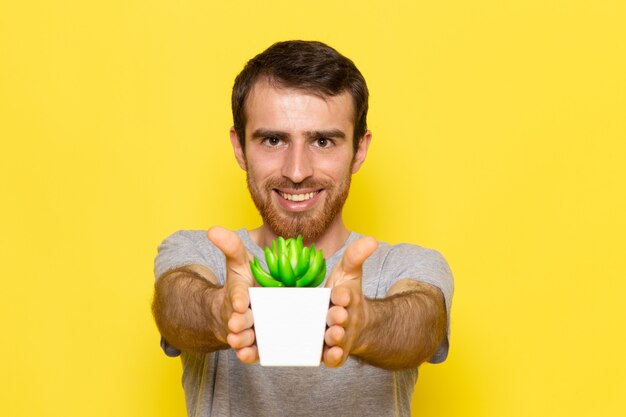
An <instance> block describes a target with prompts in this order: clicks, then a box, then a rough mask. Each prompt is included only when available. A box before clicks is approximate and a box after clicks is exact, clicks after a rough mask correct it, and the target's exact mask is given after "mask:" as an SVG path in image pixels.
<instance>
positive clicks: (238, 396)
mask: <svg viewBox="0 0 626 417" xmlns="http://www.w3.org/2000/svg"><path fill="white" fill-rule="evenodd" d="M232 99H233V101H232V107H233V117H234V127H233V128H231V131H230V139H231V142H232V145H233V149H234V152H235V157H236V159H237V162H238V163H239V165H240V166H241V168H242V169H244V170H245V171H246V173H247V182H248V188H249V191H250V194H251V195H252V199H253V200H254V203H255V205H256V206H257V208H258V210H259V212H260V213H261V216H262V218H263V224H262V225H261V226H260V227H259V228H257V229H253V230H246V229H241V230H238V231H236V232H232V231H229V230H226V229H223V228H218V227H214V228H212V229H210V230H209V231H208V233H207V232H205V231H180V232H177V233H174V234H173V235H171V236H170V237H168V238H167V239H165V241H164V242H163V243H162V244H161V246H160V247H159V253H158V255H157V258H156V260H155V275H156V278H157V281H156V287H155V297H154V304H153V311H154V316H155V320H156V323H157V326H158V328H159V330H160V332H161V335H162V346H163V348H164V350H165V352H166V353H167V354H168V355H170V356H176V355H179V354H181V353H182V361H183V369H184V372H183V386H184V389H185V395H186V399H187V409H188V413H189V415H190V416H211V415H212V416H229V415H232V416H251V415H257V416H331V415H332V416H359V417H363V416H375V417H381V416H398V415H401V416H409V415H410V403H411V396H412V392H413V387H414V384H415V382H416V379H417V367H418V366H419V365H420V364H421V363H422V362H424V361H427V360H428V361H430V362H433V363H437V362H441V361H443V360H444V359H445V358H446V355H447V351H448V338H447V328H448V315H449V311H450V303H451V298H452V292H453V283H452V276H451V273H450V270H449V268H448V266H447V263H446V261H445V260H444V259H443V258H442V257H441V255H439V253H437V252H436V251H433V250H428V249H424V248H421V247H419V246H415V245H408V244H401V245H395V246H393V245H388V244H384V243H381V244H379V243H378V242H377V241H376V240H375V239H374V238H372V237H362V236H360V235H359V234H357V233H355V232H350V231H348V230H347V228H346V227H345V225H344V223H343V218H342V208H343V204H344V202H345V200H346V198H347V196H348V191H349V188H350V178H351V175H352V174H354V173H355V172H357V171H358V170H359V168H360V167H361V165H362V164H363V162H364V160H365V157H366V154H367V149H368V146H369V143H370V140H371V138H372V135H371V132H369V131H368V130H367V126H366V118H367V106H368V104H367V102H368V90H367V86H366V84H365V80H364V79H363V77H362V75H361V73H360V72H359V71H358V69H357V68H356V67H355V66H354V64H353V63H352V61H350V60H349V59H347V58H346V57H344V56H342V55H340V54H339V53H338V52H337V51H335V50H334V49H332V48H330V47H328V46H326V45H324V44H322V43H319V42H302V41H290V42H281V43H277V44H275V45H273V46H271V47H270V48H269V49H267V50H266V51H264V52H263V53H261V54H259V55H257V56H256V57H255V58H253V59H252V60H251V61H249V62H248V64H247V65H246V66H245V68H244V69H243V71H242V72H241V73H240V74H239V76H238V77H237V79H236V80H235V86H234V88H233V97H232ZM298 234H301V235H303V238H304V242H305V244H306V245H310V244H312V243H315V246H316V247H317V248H321V249H323V250H324V254H325V256H326V257H327V266H328V271H329V273H328V276H327V277H326V282H325V285H326V286H327V287H329V288H331V289H332V290H331V307H330V308H329V311H328V315H327V324H328V328H327V330H326V333H325V339H324V350H323V355H322V359H323V365H321V366H320V367H319V368H264V367H261V366H259V365H258V363H256V362H257V361H258V351H257V348H256V345H255V335H254V327H253V326H254V321H253V317H252V312H251V310H250V302H249V298H248V288H249V287H250V286H253V285H255V282H254V280H253V278H252V276H251V272H250V269H249V266H248V261H249V260H250V259H251V258H252V256H254V255H256V256H257V257H258V258H259V259H263V252H262V249H261V248H262V247H264V246H267V245H269V244H270V242H271V241H272V240H273V239H275V238H276V237H277V236H284V237H295V236H297V235H298ZM285 332H286V333H289V329H288V328H286V329H285Z"/></svg>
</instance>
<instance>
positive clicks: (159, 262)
mask: <svg viewBox="0 0 626 417" xmlns="http://www.w3.org/2000/svg"><path fill="white" fill-rule="evenodd" d="M157 251H158V253H157V256H156V258H155V262H154V273H155V278H157V279H158V277H160V276H161V275H162V274H163V273H165V272H166V271H168V270H170V269H173V268H178V267H181V266H186V265H204V266H206V267H208V268H210V269H211V270H212V271H214V272H216V271H217V270H219V266H221V265H222V264H223V263H224V260H223V257H224V255H223V254H222V252H221V251H220V250H219V249H218V248H217V247H216V246H215V245H214V244H213V243H212V242H211V241H210V240H209V238H208V237H207V234H206V230H179V231H177V232H174V233H172V234H170V235H169V236H168V237H166V238H165V239H164V240H163V241H162V242H161V244H160V245H159V246H158V249H157Z"/></svg>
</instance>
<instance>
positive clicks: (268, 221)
mask: <svg viewBox="0 0 626 417" xmlns="http://www.w3.org/2000/svg"><path fill="white" fill-rule="evenodd" d="M252 177H253V175H251V174H250V170H248V172H247V173H246V182H247V183H248V190H249V191H250V195H251V196H252V201H254V205H255V206H256V208H257V209H258V210H259V213H260V214H261V217H262V218H263V223H264V224H265V225H267V226H268V227H269V228H270V230H271V231H272V232H274V233H275V234H276V235H277V236H282V237H284V238H288V237H294V238H295V237H296V236H298V235H302V239H303V240H304V241H305V242H315V241H317V240H318V238H320V237H321V236H322V235H323V234H324V232H326V230H327V229H328V227H329V226H330V225H331V224H332V222H333V220H335V218H336V217H337V215H338V214H339V213H341V210H342V208H343V205H344V203H345V202H346V199H347V198H348V192H349V191H350V181H351V177H352V176H351V175H350V174H348V175H347V176H346V177H345V178H344V179H343V180H341V182H339V183H337V182H333V181H317V180H314V179H312V178H310V179H309V178H307V179H306V180H304V181H302V182H300V183H294V182H292V181H290V180H288V179H286V178H282V177H281V178H270V179H268V180H267V181H266V182H265V183H264V184H260V185H259V184H257V183H256V182H255V181H254V180H253V178H252ZM277 188H290V189H293V190H298V189H305V188H314V189H317V190H319V189H323V190H324V191H323V192H324V193H325V194H326V195H325V196H323V197H324V204H323V205H322V206H321V207H315V208H314V209H312V210H308V211H302V212H285V211H283V210H281V209H280V208H279V207H277V203H275V202H273V201H272V199H273V197H272V194H273V193H274V189H277Z"/></svg>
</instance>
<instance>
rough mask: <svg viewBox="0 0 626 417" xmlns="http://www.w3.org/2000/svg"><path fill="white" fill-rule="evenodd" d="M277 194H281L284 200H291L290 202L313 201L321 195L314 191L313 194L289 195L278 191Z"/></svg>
mask: <svg viewBox="0 0 626 417" xmlns="http://www.w3.org/2000/svg"><path fill="white" fill-rule="evenodd" d="M276 192H278V194H280V196H281V197H282V198H284V199H285V200H289V201H307V200H310V199H312V198H313V197H315V196H316V195H317V194H318V193H319V191H313V192H312V193H304V194H287V193H283V192H282V191H278V190H276Z"/></svg>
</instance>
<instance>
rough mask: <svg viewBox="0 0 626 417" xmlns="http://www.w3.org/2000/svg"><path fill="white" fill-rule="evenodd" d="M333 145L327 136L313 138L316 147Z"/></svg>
mask: <svg viewBox="0 0 626 417" xmlns="http://www.w3.org/2000/svg"><path fill="white" fill-rule="evenodd" d="M332 145H333V141H332V140H330V139H328V138H317V139H315V146H317V147H318V148H330V147H331V146H332Z"/></svg>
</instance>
